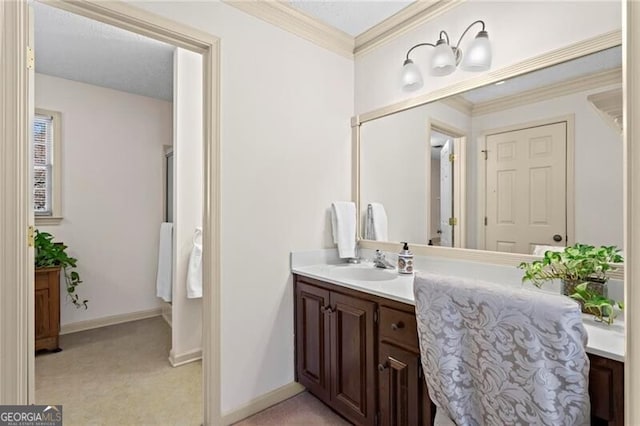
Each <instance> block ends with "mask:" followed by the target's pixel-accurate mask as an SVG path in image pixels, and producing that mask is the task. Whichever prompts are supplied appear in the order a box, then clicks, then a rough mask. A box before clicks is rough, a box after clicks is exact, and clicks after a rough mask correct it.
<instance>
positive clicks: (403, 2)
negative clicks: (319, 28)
mask: <svg viewBox="0 0 640 426" xmlns="http://www.w3.org/2000/svg"><path fill="white" fill-rule="evenodd" d="M414 1H415V0H414ZM414 1H407V0H376V1H371V0H342V1H340V0H338V1H336V0H333V1H331V0H290V1H289V4H290V5H291V6H293V7H295V8H297V9H298V10H301V11H302V12H304V13H306V14H307V15H311V16H313V17H314V18H317V19H319V20H320V21H322V22H324V23H325V24H329V25H331V26H332V27H335V28H337V29H339V30H342V31H344V32H345V33H347V34H349V35H352V36H354V37H355V36H357V35H359V34H361V33H363V32H365V31H366V30H368V29H369V28H371V27H373V26H374V25H376V24H378V23H380V22H382V21H384V20H385V19H387V18H388V17H390V16H391V15H393V14H395V13H396V12H398V11H400V9H403V8H405V7H406V6H408V5H410V4H411V3H413V2H414Z"/></svg>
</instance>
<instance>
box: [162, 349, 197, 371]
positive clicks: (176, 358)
mask: <svg viewBox="0 0 640 426" xmlns="http://www.w3.org/2000/svg"><path fill="white" fill-rule="evenodd" d="M201 359H202V349H196V350H195V351H191V352H186V353H183V354H180V355H176V354H174V353H173V350H172V351H170V352H169V362H170V363H171V366H172V367H179V366H181V365H185V364H189V363H190V362H194V361H199V360H201Z"/></svg>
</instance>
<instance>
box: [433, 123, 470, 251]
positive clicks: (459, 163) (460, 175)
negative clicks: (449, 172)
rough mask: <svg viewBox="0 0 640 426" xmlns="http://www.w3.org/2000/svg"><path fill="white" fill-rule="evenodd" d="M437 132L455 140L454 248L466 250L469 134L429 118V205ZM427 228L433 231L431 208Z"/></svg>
mask: <svg viewBox="0 0 640 426" xmlns="http://www.w3.org/2000/svg"><path fill="white" fill-rule="evenodd" d="M432 131H436V132H438V133H443V134H445V135H448V136H451V137H452V138H453V139H454V151H453V152H454V160H453V217H454V218H456V221H457V223H456V224H455V225H453V226H454V232H453V247H457V248H466V246H467V227H466V223H467V217H466V212H467V206H466V199H467V197H466V194H467V176H466V161H467V156H466V152H467V144H466V141H467V133H468V132H465V131H464V130H462V129H459V128H457V127H455V126H452V125H450V124H448V123H445V122H443V121H440V120H434V119H433V118H429V119H428V120H427V143H428V144H429V149H427V150H426V158H425V163H426V165H427V173H426V179H427V189H428V190H427V194H426V198H427V205H428V206H430V205H431V204H430V203H431V149H430V147H431V132H432ZM426 220H427V227H426V229H428V230H430V229H431V220H432V218H431V208H430V207H429V208H428V209H427V218H426Z"/></svg>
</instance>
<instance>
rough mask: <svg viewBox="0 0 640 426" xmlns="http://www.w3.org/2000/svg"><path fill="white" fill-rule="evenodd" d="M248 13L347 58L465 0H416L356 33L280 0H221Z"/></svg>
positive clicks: (368, 49)
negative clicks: (323, 20) (325, 21)
mask: <svg viewBox="0 0 640 426" xmlns="http://www.w3.org/2000/svg"><path fill="white" fill-rule="evenodd" d="M222 1H223V2H224V3H226V4H228V5H229V6H232V7H235V8H236V9H239V10H241V11H243V12H245V13H248V14H249V15H251V16H254V17H256V18H258V19H262V20H263V21H265V22H268V23H270V24H272V25H275V26H276V27H278V28H281V29H283V30H285V31H288V32H290V33H292V34H295V35H297V36H300V37H302V38H304V39H305V40H308V41H310V42H312V43H314V44H317V45H318V46H320V47H323V48H325V49H327V50H330V51H332V52H334V53H337V54H339V55H342V56H345V57H347V58H353V57H354V55H360V54H363V53H366V52H369V51H371V50H373V49H375V48H376V47H378V46H381V45H383V44H385V43H387V42H389V41H391V40H393V39H395V38H397V37H400V36H401V35H402V34H405V33H407V32H408V31H411V30H412V29H414V28H416V27H418V26H419V25H421V24H423V23H425V22H427V21H430V20H431V19H434V18H436V17H438V16H440V15H442V14H443V13H445V12H447V11H449V10H451V9H453V8H454V7H456V6H458V5H460V4H462V3H463V2H464V1H466V0H418V1H416V2H414V3H412V4H410V5H409V6H407V7H405V8H404V9H402V10H400V11H399V12H398V13H396V14H394V15H392V16H390V17H389V18H387V19H385V20H384V21H382V22H380V23H379V24H377V25H374V26H373V27H371V28H369V29H368V30H367V31H365V32H363V33H362V34H359V35H358V36H356V37H352V36H351V35H349V34H347V33H345V32H343V31H341V30H338V29H337V28H334V27H332V26H331V25H328V24H325V23H324V22H322V21H320V20H319V19H317V18H315V17H313V16H310V15H308V14H306V13H304V12H302V11H300V10H298V9H296V8H295V7H293V6H291V5H289V4H288V3H286V2H284V1H281V0H222Z"/></svg>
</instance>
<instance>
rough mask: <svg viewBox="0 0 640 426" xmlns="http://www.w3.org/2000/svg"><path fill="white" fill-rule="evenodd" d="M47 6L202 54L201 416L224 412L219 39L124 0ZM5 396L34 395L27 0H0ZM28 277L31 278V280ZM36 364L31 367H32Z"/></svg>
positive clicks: (26, 399) (0, 319)
mask: <svg viewBox="0 0 640 426" xmlns="http://www.w3.org/2000/svg"><path fill="white" fill-rule="evenodd" d="M42 2H43V3H47V4H49V5H50V6H54V7H57V8H60V9H64V10H66V11H69V12H72V13H75V14H78V15H82V16H85V17H88V18H91V19H94V20H97V21H100V22H104V23H107V24H110V25H114V26H116V27H119V28H123V29H126V30H129V31H132V32H135V33H138V34H141V35H144V36H147V37H151V38H154V39H157V40H161V41H164V42H166V43H169V44H173V45H175V46H178V47H181V48H184V49H187V50H191V51H194V52H197V53H200V54H202V57H203V67H204V70H203V78H204V81H203V115H204V116H203V127H204V128H203V135H204V155H203V157H204V160H203V162H204V194H203V195H204V196H203V207H204V208H203V210H204V212H203V221H202V224H203V234H204V235H203V253H206V255H205V256H203V284H204V285H203V292H204V294H203V301H202V305H203V309H202V310H203V336H202V337H203V338H202V346H203V350H202V352H203V395H204V398H203V401H204V413H203V418H204V424H206V425H216V424H220V423H221V422H222V419H221V413H220V250H219V247H220V137H219V128H220V126H219V122H220V98H219V93H220V90H219V86H220V65H219V64H220V45H219V39H218V38H217V37H214V36H212V35H210V34H207V33H205V32H202V31H199V30H196V29H193V28H191V27H188V26H186V25H183V24H179V23H176V22H174V21H171V20H169V19H166V18H163V17H160V16H158V15H155V14H152V13H149V12H146V11H144V10H141V9H138V8H135V7H132V6H129V5H126V4H123V3H120V2H101V1H96V0H81V1H70V0H42ZM0 24H1V25H2V27H4V28H3V30H2V32H0V74H1V75H2V76H3V80H2V85H1V86H0V95H2V97H1V102H0V105H1V107H2V109H1V110H0V118H1V121H0V123H1V124H2V125H1V126H0V135H1V136H2V138H1V139H0V170H1V171H2V172H1V175H0V176H1V180H2V183H3V185H0V205H1V206H2V208H1V209H0V279H1V281H0V403H2V404H27V403H34V402H35V401H34V400H33V394H34V392H33V387H34V380H33V376H34V370H33V358H34V353H33V350H30V349H29V341H30V339H33V335H32V334H31V335H30V330H31V329H32V328H33V323H32V318H33V315H34V307H33V291H34V289H33V280H30V279H29V277H31V276H32V275H33V273H34V271H33V261H29V259H30V256H32V255H33V253H32V250H31V249H30V247H29V245H28V234H27V233H28V229H27V228H28V223H29V217H30V215H29V206H30V203H31V188H30V180H29V164H30V163H29V157H28V148H29V134H30V129H29V123H28V117H29V106H28V102H27V101H28V96H29V90H30V89H29V84H28V69H27V64H28V58H27V44H28V42H27V40H28V27H29V19H28V6H27V1H26V0H16V1H8V2H6V1H2V2H0ZM30 281H31V283H30ZM29 364H31V368H30V367H29Z"/></svg>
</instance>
